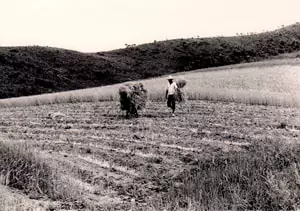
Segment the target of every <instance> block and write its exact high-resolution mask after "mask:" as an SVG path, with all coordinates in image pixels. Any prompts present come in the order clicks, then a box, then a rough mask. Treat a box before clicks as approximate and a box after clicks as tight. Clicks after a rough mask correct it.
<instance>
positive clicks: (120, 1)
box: [0, 0, 300, 52]
mask: <svg viewBox="0 0 300 211" xmlns="http://www.w3.org/2000/svg"><path fill="white" fill-rule="evenodd" d="M299 8H300V0H0V45H1V46H20V45H22V46H23V45H41V46H52V47H61V48H67V49H73V50H78V51H83V52H96V51H103V50H111V49H116V48H123V47H125V44H141V43H145V42H153V41H154V40H166V39H174V38H189V37H196V36H200V37H207V36H218V35H224V36H228V35H235V34H236V33H237V32H241V33H246V32H261V31H263V30H272V29H276V28H278V27H279V26H281V25H289V24H293V23H295V22H297V21H300V12H299Z"/></svg>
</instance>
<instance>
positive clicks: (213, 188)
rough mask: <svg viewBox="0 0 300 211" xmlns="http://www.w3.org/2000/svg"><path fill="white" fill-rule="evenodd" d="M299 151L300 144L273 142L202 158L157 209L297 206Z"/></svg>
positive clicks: (293, 207) (291, 208)
mask: <svg viewBox="0 0 300 211" xmlns="http://www.w3.org/2000/svg"><path fill="white" fill-rule="evenodd" d="M299 153H300V146H299V144H292V145H287V144H286V143H270V144H267V145H266V144H255V145H253V146H251V147H250V148H249V150H248V151H247V152H230V153H228V154H224V153H217V154H215V155H213V156H209V157H207V158H202V159H199V161H198V162H195V163H194V164H193V166H192V167H190V168H188V169H186V170H185V171H184V172H183V173H181V174H180V175H178V176H177V177H176V178H175V179H174V181H173V183H174V185H173V186H172V188H171V189H170V191H169V192H168V193H167V194H166V195H164V196H163V197H162V198H161V200H160V201H159V202H156V203H157V204H156V208H159V209H160V208H162V207H164V208H168V209H172V210H179V209H190V210H295V209H297V208H299V205H300V204H299V201H300V176H299V170H300V156H299ZM178 183H180V184H182V185H180V186H178V185H177V186H176V185H175V184H178Z"/></svg>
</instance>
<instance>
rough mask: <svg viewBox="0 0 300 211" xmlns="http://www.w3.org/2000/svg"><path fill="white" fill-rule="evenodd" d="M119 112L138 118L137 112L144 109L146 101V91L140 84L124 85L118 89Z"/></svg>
mask: <svg viewBox="0 0 300 211" xmlns="http://www.w3.org/2000/svg"><path fill="white" fill-rule="evenodd" d="M119 95H120V105H121V110H123V111H126V117H129V115H132V116H135V117H138V110H141V109H144V108H145V106H146V101H147V90H146V89H145V88H144V85H143V84H142V83H135V84H125V85H123V86H121V87H120V88H119Z"/></svg>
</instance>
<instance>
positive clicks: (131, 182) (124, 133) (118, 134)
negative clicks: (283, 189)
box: [0, 101, 300, 210]
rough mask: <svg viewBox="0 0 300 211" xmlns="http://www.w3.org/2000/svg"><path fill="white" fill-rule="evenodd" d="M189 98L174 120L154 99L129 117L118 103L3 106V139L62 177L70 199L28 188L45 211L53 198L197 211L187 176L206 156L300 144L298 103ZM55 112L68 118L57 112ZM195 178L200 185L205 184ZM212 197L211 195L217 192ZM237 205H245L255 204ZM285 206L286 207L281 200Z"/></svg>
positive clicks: (64, 205)
mask: <svg viewBox="0 0 300 211" xmlns="http://www.w3.org/2000/svg"><path fill="white" fill-rule="evenodd" d="M189 103H190V111H187V110H186V109H179V110H178V111H177V115H176V116H175V117H172V116H171V115H170V111H169V110H167V108H166V105H165V103H162V102H155V103H154V102H153V103H151V102H150V103H149V104H148V106H147V110H146V111H144V112H143V113H142V115H141V117H140V118H136V119H124V118H123V116H122V113H120V111H119V107H118V105H117V104H116V103H115V102H90V103H69V104H57V105H42V106H28V107H15V108H13V107H11V108H1V109H0V114H1V115H0V131H1V136H2V137H1V139H2V141H6V142H10V143H17V144H20V143H23V144H26V145H29V146H30V148H31V149H32V150H33V151H34V152H35V153H36V154H37V156H38V157H39V158H41V159H42V160H44V161H45V162H46V163H47V165H49V166H50V167H51V168H52V169H53V172H55V174H57V175H59V178H60V180H61V181H65V182H62V184H64V185H65V187H64V189H65V190H67V191H66V192H67V193H69V194H70V197H69V198H70V199H71V198H72V200H60V201H59V200H58V201H57V202H52V201H51V200H49V199H48V198H47V197H46V196H41V197H42V198H39V197H35V196H31V195H30V193H27V196H26V197H30V198H36V199H38V200H39V202H41V204H40V209H41V210H43V209H44V208H45V209H46V208H47V207H48V208H49V206H50V205H49V203H50V204H51V206H53V207H55V208H57V209H74V210H85V209H86V210H106V209H111V210H117V209H122V210H129V209H133V210H149V209H150V210H151V209H152V210H160V209H161V210H162V209H166V210H171V209H190V210H192V207H193V206H194V205H193V206H192V204H196V203H197V202H199V203H201V204H202V205H203V204H204V203H205V201H206V199H209V196H207V197H205V196H201V197H200V196H198V195H197V194H195V192H193V187H191V188H187V187H188V185H189V184H190V182H191V181H188V179H187V178H184V177H185V176H184V175H187V174H189V175H191V174H192V172H193V170H194V169H195V168H197V167H199V165H200V164H199V163H201V161H204V160H208V159H211V160H213V161H214V159H215V158H216V160H217V158H218V157H222V156H227V155H228V156H230V155H232V154H238V155H239V156H240V155H242V154H249V155H250V157H251V153H252V151H251V150H252V149H253V147H254V146H257V145H268V144H270V143H286V145H291V146H294V145H297V146H298V143H299V140H300V138H299V136H300V110H299V109H298V108H284V107H275V106H258V105H246V104H238V103H225V102H223V103H222V102H208V101H190V102H189ZM58 112H60V113H62V114H64V116H55V114H58ZM49 114H54V115H50V116H49ZM293 148H295V147H293ZM255 149H256V148H255ZM253 156H254V154H253ZM201 165H202V164H201ZM289 166H290V165H288V168H289ZM208 169H209V168H208ZM248 170H249V169H248ZM249 171H251V169H250V170H249ZM244 172H245V171H244ZM239 174H243V172H242V173H239ZM212 177H213V176H212ZM275 177H276V175H275ZM194 179H195V180H197V176H195V177H194ZM198 179H199V178H198ZM249 181H250V180H249ZM193 182H194V185H195V184H196V186H195V187H197V185H199V182H200V181H198V182H197V181H193ZM200 183H201V182H200ZM249 184H250V182H249ZM250 185H251V184H250ZM219 186H221V185H220V184H219ZM203 188H204V189H205V187H203ZM210 188H211V191H212V192H214V191H217V190H214V187H210ZM216 189H218V188H217V187H216ZM241 189H242V188H241ZM23 192H24V191H23ZM23 192H22V193H23ZM224 193H225V192H224ZM202 194H204V195H205V193H202ZM209 194H210V197H214V199H216V196H217V195H218V194H215V195H214V194H212V193H209ZM297 196H298V195H297ZM247 197H248V196H247ZM247 197H246V198H247ZM66 198H68V197H66ZM74 198H75V199H76V200H74ZM223 198H224V196H223ZM225 198H226V197H225ZM244 200H245V199H244ZM274 200H275V199H274ZM295 200H296V201H297V200H298V198H295ZM193 202H195V203H193ZM228 202H229V201H228ZM22 203H23V202H22ZM216 203H217V204H220V203H221V202H220V201H218V202H216ZM222 203H223V202H222ZM231 203H232V202H231ZM234 203H236V206H237V207H238V206H241V207H243V208H250V207H251V206H252V205H253V204H251V203H252V202H251V203H250V202H245V203H241V202H238V201H235V202H234ZM43 204H44V205H43ZM45 204H47V205H45ZM202 205H199V206H201V207H202ZM223 205H224V203H223V204H222V206H223ZM15 206H18V205H16V204H15ZM207 206H208V207H211V208H212V206H211V205H207ZM214 206H217V205H216V204H214ZM218 206H219V205H218ZM253 206H254V205H253ZM280 206H281V205H280ZM280 206H279V208H280ZM282 206H283V208H286V207H284V206H287V207H288V206H289V204H288V202H286V201H283V205H282ZM42 207H44V208H42ZM256 207H257V206H256ZM270 207H272V206H270ZM198 208H199V207H198ZM226 208H227V209H228V208H230V207H228V206H227V205H226ZM277 208H278V207H277ZM194 209H196V208H195V207H194Z"/></svg>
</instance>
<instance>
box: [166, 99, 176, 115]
mask: <svg viewBox="0 0 300 211" xmlns="http://www.w3.org/2000/svg"><path fill="white" fill-rule="evenodd" d="M167 106H168V107H169V108H172V111H173V112H174V111H175V96H174V95H168V101H167Z"/></svg>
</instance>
